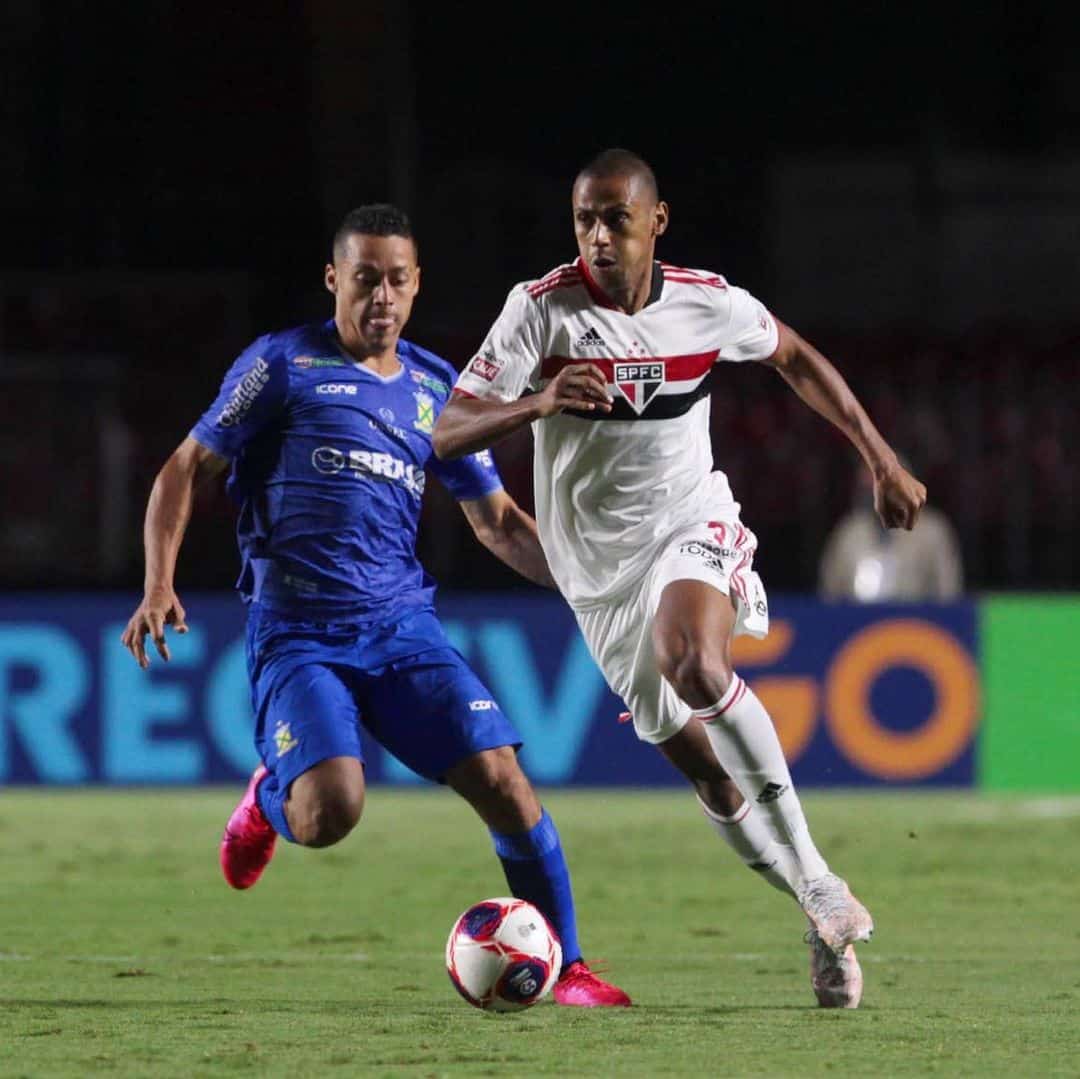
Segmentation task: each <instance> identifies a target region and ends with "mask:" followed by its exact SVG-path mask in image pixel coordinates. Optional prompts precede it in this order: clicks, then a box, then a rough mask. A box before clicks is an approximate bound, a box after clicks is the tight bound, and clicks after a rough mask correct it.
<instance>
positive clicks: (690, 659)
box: [653, 636, 734, 708]
mask: <svg viewBox="0 0 1080 1079" xmlns="http://www.w3.org/2000/svg"><path fill="white" fill-rule="evenodd" d="M653 643H654V650H655V653H656V661H657V666H658V667H659V669H660V673H661V674H662V675H663V676H664V677H665V678H666V679H667V680H668V682H670V683H671V686H672V688H673V689H674V690H675V692H676V693H677V694H678V695H679V697H680V698H681V699H682V700H684V701H686V702H688V703H689V704H691V705H692V706H693V707H695V708H702V707H705V706H706V705H708V704H711V703H712V702H713V701H718V700H719V699H720V698H721V697H722V696H723V695H724V693H725V692H726V691H727V688H728V686H730V685H731V680H732V678H734V672H733V671H732V669H731V664H730V663H729V662H728V659H727V656H726V654H725V649H724V648H723V647H721V646H719V645H718V644H716V643H713V642H701V641H694V640H690V639H687V638H681V639H678V640H675V641H672V640H670V638H668V639H665V638H663V637H661V636H658V637H657V639H656V640H655V641H654V642H653Z"/></svg>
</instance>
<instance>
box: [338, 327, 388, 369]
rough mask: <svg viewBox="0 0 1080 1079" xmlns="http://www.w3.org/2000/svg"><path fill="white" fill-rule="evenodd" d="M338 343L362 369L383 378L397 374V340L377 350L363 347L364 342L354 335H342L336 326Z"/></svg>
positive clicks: (339, 328)
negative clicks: (364, 368) (367, 369)
mask: <svg viewBox="0 0 1080 1079" xmlns="http://www.w3.org/2000/svg"><path fill="white" fill-rule="evenodd" d="M335 321H336V320H335ZM337 336H338V341H339V342H340V344H341V348H342V351H344V352H345V353H346V354H347V355H349V356H351V357H352V359H353V360H354V361H355V362H356V363H358V364H360V365H361V366H362V367H367V368H369V369H370V370H372V371H374V372H375V373H376V374H378V375H382V376H383V377H384V378H385V377H386V376H388V375H394V374H397V372H398V370H399V369H400V368H401V361H400V360H399V359H398V357H397V345H398V339H397V338H396V337H395V338H394V340H393V341H392V342H390V343H389V344H387V345H384V346H383V347H382V348H380V349H378V350H374V349H372V348H370V347H368V346H365V344H364V342H363V341H362V340H361V339H360V338H359V337H358V336H357V335H356V334H354V333H349V332H345V333H342V329H341V325H340V324H338V325H337Z"/></svg>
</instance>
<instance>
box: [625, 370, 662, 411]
mask: <svg viewBox="0 0 1080 1079" xmlns="http://www.w3.org/2000/svg"><path fill="white" fill-rule="evenodd" d="M663 384H664V364H663V362H662V361H659V360H651V361H648V362H645V363H616V364H615V385H616V386H618V387H619V392H620V393H621V394H622V395H623V397H625V398H626V400H627V401H628V402H629V404H630V407H631V408H632V409H633V410H634V411H635V412H636V413H637V414H638V415H639V416H640V415H641V414H642V412H644V411H645V409H646V408H648V407H649V402H650V401H651V400H652V399H653V398H654V397H655V396H656V395H657V393H659V392H660V387H661V386H663Z"/></svg>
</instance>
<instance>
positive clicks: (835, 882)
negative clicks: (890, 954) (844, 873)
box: [799, 873, 874, 956]
mask: <svg viewBox="0 0 1080 1079" xmlns="http://www.w3.org/2000/svg"><path fill="white" fill-rule="evenodd" d="M799 906H800V907H802V909H803V910H804V911H805V912H806V916H807V918H809V919H810V924H811V925H812V926H813V927H814V928H815V929H816V930H817V931H818V933H819V934H821V940H822V943H823V944H824V945H825V947H827V948H830V949H831V950H832V951H833V952H835V953H836V954H837V955H840V956H842V955H843V954H844V949H845V948H847V946H848V945H849V944H854V943H855V942H856V941H859V940H869V939H870V938H871V937H872V936H873V935H874V920H873V919H872V918H871V917H870V912H869V911H868V910H867V909H866V907H864V906H863V905H862V903H860V902H859V901H858V900H857V899H856V898H855V897H854V896H853V895H852V894H851V889H850V888H849V887H848V886H847V884H846V883H845V882H844V881H843V880H841V879H840V878H839V877H838V876H837V875H836V874H835V873H826V874H825V876H823V877H818V878H817V879H816V880H812V881H810V882H809V884H807V885H806V887H805V888H803V890H802V891H801V892H799Z"/></svg>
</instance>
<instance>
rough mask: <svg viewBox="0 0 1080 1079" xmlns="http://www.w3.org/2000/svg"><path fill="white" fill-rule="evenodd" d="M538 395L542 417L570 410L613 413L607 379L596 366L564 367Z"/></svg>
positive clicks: (576, 364)
mask: <svg viewBox="0 0 1080 1079" xmlns="http://www.w3.org/2000/svg"><path fill="white" fill-rule="evenodd" d="M538 396H539V405H540V415H541V416H553V415H555V413H556V412H562V411H563V409H566V408H572V409H577V410H579V411H583V412H592V411H593V410H594V409H599V410H600V411H601V412H610V411H611V394H610V393H608V388H607V378H606V377H605V376H604V372H603V371H601V370H600V368H599V367H597V366H596V364H594V363H572V364H570V365H569V366H567V367H564V368H563V369H562V370H561V371H560V372H559V373H558V374H557V375H556V376H555V377H554V378H553V379H552V380H551V381H550V382H549V383H548V384H547V385H546V386H545V387H544V388H543V390H541V391H540V393H539V395H538Z"/></svg>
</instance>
